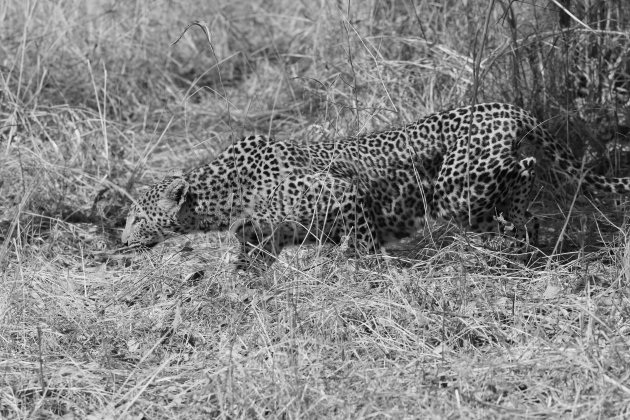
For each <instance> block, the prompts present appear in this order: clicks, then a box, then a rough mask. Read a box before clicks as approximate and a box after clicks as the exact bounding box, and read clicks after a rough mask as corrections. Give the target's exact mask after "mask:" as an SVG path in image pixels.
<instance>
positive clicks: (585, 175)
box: [521, 110, 630, 193]
mask: <svg viewBox="0 0 630 420" xmlns="http://www.w3.org/2000/svg"><path fill="white" fill-rule="evenodd" d="M521 112H522V113H523V114H522V120H523V121H524V123H525V127H523V129H524V130H525V133H524V135H525V136H526V137H531V138H532V139H533V140H534V143H536V145H537V146H538V147H539V148H541V149H542V151H543V154H544V155H545V157H546V158H547V159H549V161H550V162H551V169H552V170H553V171H554V172H557V173H560V174H562V175H564V176H566V177H568V178H570V179H571V180H572V181H574V182H575V181H577V182H582V183H583V185H584V186H585V187H586V188H591V189H596V190H599V191H605V192H612V193H627V192H630V178H617V177H606V176H602V175H596V174H592V173H590V172H589V170H588V168H583V167H582V165H581V164H580V163H578V162H579V161H578V160H577V159H576V157H575V155H574V154H573V152H571V149H569V148H568V146H567V145H565V144H563V143H561V142H559V141H558V140H557V139H556V138H554V137H553V136H552V135H551V133H549V131H547V130H546V129H545V128H544V127H543V126H542V125H541V124H540V123H539V122H538V121H537V120H536V119H535V118H534V117H532V116H531V115H530V114H529V113H527V112H526V111H523V110H521Z"/></svg>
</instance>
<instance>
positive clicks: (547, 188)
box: [0, 0, 630, 419]
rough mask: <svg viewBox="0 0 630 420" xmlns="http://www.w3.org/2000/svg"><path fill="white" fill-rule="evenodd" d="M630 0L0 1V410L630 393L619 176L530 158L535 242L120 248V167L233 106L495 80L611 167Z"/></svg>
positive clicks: (550, 404) (211, 143)
mask: <svg viewBox="0 0 630 420" xmlns="http://www.w3.org/2000/svg"><path fill="white" fill-rule="evenodd" d="M624 1H625V0H618V1H612V0H609V1H587V0H574V1H572V2H568V1H566V0H565V1H561V2H558V3H562V4H565V5H569V7H570V8H571V10H572V12H573V15H574V17H569V16H568V15H560V14H559V13H558V10H559V9H558V7H557V6H556V5H554V4H552V3H555V2H547V1H543V0H535V1H532V2H528V3H523V2H508V1H507V0H500V1H490V0H484V1H456V0H452V1H446V2H429V1H424V0H417V1H412V0H366V1H345V2H338V1H333V0H319V1H312V2H299V1H294V0H275V1H274V0H266V1H265V0H229V1H228V0H214V1H209V2H201V1H200V2H187V1H184V0H170V1H166V0H157V1H148V0H135V1H128V2H123V1H115V0H111V1H105V0H103V1H99V0H91V1H85V2H84V1H79V0H68V1H57V0H51V1H41V0H40V1H36V0H33V1H22V0H8V1H5V2H1V3H0V197H1V199H0V276H1V277H0V315H1V317H0V373H1V374H0V417H2V418H58V417H63V418H91V419H109V418H112V419H113V418H137V419H140V418H145V419H160V418H164V419H171V418H211V417H221V418H373V417H376V418H515V417H526V418H533V417H536V418H542V417H545V418H546V417H552V418H597V417H599V418H613V417H617V418H622V417H627V416H630V369H629V367H630V321H629V319H630V301H629V298H628V293H629V289H628V284H629V275H630V238H628V237H627V233H626V229H625V225H624V222H625V221H624V217H623V216H624V211H623V207H621V208H618V207H614V206H613V205H612V203H614V200H613V199H614V197H598V200H599V201H593V202H590V201H589V200H588V199H586V198H585V197H583V196H579V197H578V199H577V200H576V201H575V202H574V201H573V191H574V190H572V189H571V188H570V187H568V188H564V185H563V188H557V187H556V186H554V185H552V184H551V183H550V182H549V181H548V180H547V181H544V180H543V181H541V183H540V186H541V192H540V194H539V195H538V197H537V200H536V202H535V204H534V207H535V210H536V211H537V212H538V213H540V214H541V215H542V219H543V222H544V223H545V228H544V230H543V241H542V242H543V248H542V251H543V253H542V255H543V256H542V257H541V258H540V259H539V260H537V261H536V262H534V263H532V264H530V265H528V266H523V265H521V264H515V263H513V262H512V260H510V259H507V258H505V257H504V256H502V255H500V254H498V253H496V252H495V253H493V252H490V251H488V250H486V249H483V248H478V247H475V246H474V245H471V244H469V242H468V240H467V237H466V236H465V235H462V234H461V232H459V231H458V230H457V229H453V228H451V227H441V228H439V229H431V230H427V231H426V232H422V233H421V234H420V235H419V236H418V238H416V239H414V240H412V241H408V242H406V243H403V244H401V245H400V249H398V250H393V251H392V253H391V255H392V256H391V257H390V258H375V257H365V258H362V259H360V260H358V261H357V260H355V259H351V258H350V259H349V258H347V257H346V256H345V255H344V254H343V253H342V252H340V251H339V250H338V249H335V248H332V249H331V248H324V249H316V248H305V249H294V250H292V251H291V252H286V253H284V254H283V255H282V261H281V262H279V263H277V264H275V265H274V267H273V268H272V269H271V270H270V271H269V272H267V273H265V274H264V275H262V276H260V277H244V276H237V275H235V274H234V273H233V271H232V270H231V268H230V265H229V262H228V260H229V256H230V253H231V250H232V249H233V247H234V240H233V238H230V237H229V236H228V235H227V234H225V233H219V234H212V235H190V236H186V237H181V238H178V239H175V240H170V241H168V242H166V243H165V244H163V245H160V246H158V247H157V248H156V249H155V251H154V252H152V253H151V254H148V255H122V254H120V253H117V252H115V250H116V248H118V247H119V246H120V242H119V235H120V230H121V229H120V228H121V223H122V222H123V221H124V216H125V206H126V205H127V203H128V201H129V200H128V194H132V195H133V194H136V193H137V190H138V187H141V186H142V185H146V184H149V183H151V182H152V181H153V180H155V179H156V178H158V177H160V176H162V175H164V174H165V173H167V172H168V171H170V170H171V169H173V168H182V167H185V168H189V167H192V166H194V165H197V164H200V163H202V162H206V161H208V160H210V159H212V157H213V156H215V155H216V153H217V152H218V151H220V150H222V149H223V148H224V147H225V146H226V145H227V144H228V143H229V142H230V141H231V140H232V139H234V138H236V137H238V136H240V135H241V134H243V133H252V132H258V133H264V134H271V135H273V136H276V137H278V138H292V139H295V140H296V141H304V142H308V141H318V140H319V139H321V138H334V137H338V136H342V135H352V134H356V133H360V132H366V131H370V130H373V129H376V128H383V127H387V126H393V125H397V124H401V123H403V122H409V121H413V120H415V119H417V118H418V117H420V116H422V115H424V114H426V113H429V112H432V111H435V110H440V109H444V108H446V107H448V106H451V105H462V104H468V103H471V102H473V101H475V100H476V101H484V100H501V101H508V102H514V103H517V104H519V105H523V106H525V107H526V108H529V109H531V110H532V111H533V112H535V113H536V114H537V115H538V116H539V117H540V118H541V119H550V120H551V121H550V122H551V125H550V126H551V128H552V129H553V130H555V132H556V133H557V134H558V136H559V137H560V138H563V139H566V138H571V141H572V142H573V143H572V144H573V145H574V147H576V150H582V151H584V152H585V156H586V157H587V158H588V159H589V160H590V161H592V163H594V164H596V166H597V164H599V166H598V167H601V168H603V169H602V170H603V171H609V173H611V172H610V171H617V172H620V171H622V170H623V167H624V161H623V156H624V154H623V153H620V152H619V151H620V150H623V148H619V147H617V146H618V145H620V144H621V145H623V140H624V139H623V133H624V127H626V126H627V125H630V124H626V121H625V118H626V115H627V114H628V108H627V107H626V106H625V105H626V104H623V103H621V105H620V104H619V102H620V99H619V96H618V95H617V94H616V93H615V94H610V92H611V90H610V89H609V90H607V88H606V86H608V85H606V84H605V83H603V82H601V81H602V80H604V81H606V80H608V81H610V77H609V74H607V73H606V71H607V68H605V65H602V63H603V62H604V61H606V60H611V59H610V54H608V55H607V53H606V51H611V50H614V54H616V55H615V57H617V56H618V57H621V60H620V61H619V60H617V67H616V68H615V69H614V72H616V73H615V74H624V72H626V73H627V68H628V67H630V64H628V54H627V52H628V30H629V27H630V25H628V20H629V19H628V14H627V12H626V13H625V18H624V16H623V13H622V12H623V11H622V10H621V8H622V6H621V5H622V3H623V2H624ZM508 5H510V7H508ZM586 6H593V7H595V6H597V7H599V9H597V10H596V11H595V12H593V11H592V10H591V9H586V8H585V7H586ZM593 10H594V9H593ZM624 19H625V20H624ZM194 21H198V22H199V25H196V26H192V27H191V28H190V29H189V30H188V31H186V33H185V34H184V35H183V36H182V37H181V39H179V41H178V42H177V43H174V42H175V41H176V40H178V38H179V37H180V35H181V34H182V33H183V32H184V31H185V29H186V27H187V26H188V25H189V24H190V23H192V22H194ZM588 28H590V29H588ZM204 29H207V30H208V31H209V39H208V38H206V35H205V34H204ZM584 45H587V46H588V52H585V50H586V49H587V48H586V47H584ZM580 54H582V55H580ZM576 57H578V58H576ZM602 57H604V59H602ZM615 57H613V60H614V59H615ZM576 63H577V64H581V63H585V64H584V66H587V65H588V64H589V63H590V64H591V65H590V67H588V69H589V70H588V71H589V72H590V74H591V76H593V75H594V77H592V78H591V80H590V84H589V83H582V84H581V85H580V84H579V83H578V86H577V87H575V86H576V85H575V83H573V82H571V80H573V79H571V75H572V74H573V72H574V70H575V69H574V68H573V67H575V66H574V65H575V64H576ZM572 66H573V67H572ZM598 66H599V67H598ZM602 66H603V67H602ZM624 66H625V67H624ZM578 80H579V78H578ZM626 82H627V80H626ZM624 83H625V82H623V80H622V81H621V82H620V81H618V80H617V79H615V81H614V83H613V84H615V87H616V88H619V89H617V90H618V91H622V90H623V88H624V86H625V87H626V88H627V87H628V83H625V85H624ZM579 89H582V94H579V95H578V94H576V93H575V92H576V91H578V90H579ZM585 104H586V105H585ZM592 110H596V111H597V112H595V113H593V112H590V111H592ZM593 114H596V115H595V117H593V118H590V119H589V116H592V115H593ZM593 121H594V122H593ZM602 121H604V123H602ZM606 130H608V131H607V133H609V134H610V136H608V137H609V138H610V139H612V140H610V141H608V140H607V139H608V137H606V136H605V135H603V134H602V133H603V132H604V131H606ZM604 137H606V138H604ZM593 139H597V140H598V141H597V142H594V141H593ZM605 140H606V141H605ZM611 145H612V146H611ZM578 147H579V149H578ZM611 151H612V152H611ZM604 152H606V153H607V154H606V153H604ZM610 156H612V157H613V158H610ZM625 167H627V165H625ZM541 172H544V168H541ZM620 173H623V172H620ZM563 232H564V235H562V233H563ZM558 238H563V240H562V241H559V240H557V239H558Z"/></svg>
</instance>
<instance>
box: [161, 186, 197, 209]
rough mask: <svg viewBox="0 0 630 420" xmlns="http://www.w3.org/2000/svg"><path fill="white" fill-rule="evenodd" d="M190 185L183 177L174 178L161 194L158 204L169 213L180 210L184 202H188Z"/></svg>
mask: <svg viewBox="0 0 630 420" xmlns="http://www.w3.org/2000/svg"><path fill="white" fill-rule="evenodd" d="M189 187H190V186H189V184H188V182H186V180H184V179H183V178H173V180H172V181H171V183H170V184H168V186H167V187H166V189H165V190H164V192H163V193H162V194H161V196H160V199H159V201H158V206H159V207H160V208H161V209H162V210H164V211H166V212H169V213H170V212H173V211H175V212H177V211H179V209H180V207H181V206H182V204H184V202H186V198H187V195H188V188H189Z"/></svg>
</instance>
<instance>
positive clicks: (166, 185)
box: [122, 103, 630, 267]
mask: <svg viewBox="0 0 630 420" xmlns="http://www.w3.org/2000/svg"><path fill="white" fill-rule="evenodd" d="M532 148H533V149H535V150H537V151H538V152H539V154H540V155H541V156H542V158H543V161H545V162H546V164H547V166H549V169H550V171H551V172H552V173H553V174H558V175H559V176H561V177H564V178H566V179H567V180H568V181H569V182H572V183H574V184H576V185H581V186H583V187H585V188H587V189H593V190H598V191H603V192H612V193H626V192H628V191H630V178H615V177H606V176H602V175H598V174H593V173H591V172H589V171H585V170H583V168H582V165H581V164H579V163H578V160H577V159H576V158H575V156H574V155H573V153H572V151H571V149H570V148H569V147H568V146H567V145H566V144H564V143H563V142H560V141H559V140H558V139H556V138H555V137H554V136H552V135H551V133H550V132H549V131H548V130H547V129H546V128H545V127H543V126H542V125H541V124H540V123H539V122H538V121H537V120H536V119H535V118H534V117H533V116H532V115H531V114H530V113H529V112H527V111H525V110H524V109H522V108H520V107H517V106H515V105H511V104H506V103H484V104H476V105H471V106H465V107H460V108H454V109H450V110H446V111H441V112H437V113H433V114H430V115H427V116H425V117H423V118H421V119H419V120H418V121H416V122H413V123H409V124H407V125H404V126H403V127H399V128H393V129H387V130H383V131H376V132H371V133H365V134H361V135H358V136H351V137H345V138H341V139H336V140H333V141H324V142H316V143H306V144H304V143H299V142H297V141H282V140H276V139H272V138H269V137H267V136H249V137H244V138H242V139H241V140H239V141H236V142H235V143H234V144H232V145H231V146H230V147H228V148H227V149H226V150H225V151H224V152H222V153H221V154H219V156H218V157H217V158H216V159H215V160H213V161H211V162H209V163H208V164H206V165H203V166H201V167H198V168H194V169H192V170H191V171H189V172H187V173H186V174H184V175H182V176H181V177H180V178H177V179H172V178H165V179H164V180H163V181H161V182H159V183H157V184H155V185H153V186H152V187H150V188H149V190H148V191H147V192H145V193H144V195H143V196H142V197H140V198H139V199H138V200H137V201H136V202H135V204H134V205H133V206H132V207H131V209H130V211H129V214H128V217H127V223H126V226H125V229H124V231H123V234H122V241H123V243H125V244H127V245H129V246H130V247H136V246H151V245H155V244H157V243H158V242H161V241H162V240H164V239H165V238H166V237H167V236H169V235H170V234H182V233H188V232H192V231H214V230H229V231H231V232H232V233H234V234H235V235H236V236H237V237H238V238H239V241H240V243H241V251H240V255H239V258H238V261H239V263H237V267H244V266H245V265H246V262H247V261H250V263H251V262H252V261H255V262H260V264H258V265H262V266H268V265H270V264H271V263H272V262H273V261H275V259H276V257H277V255H278V254H279V252H280V251H281V250H282V249H283V248H284V247H285V246H290V245H295V244H299V243H304V242H306V241H313V240H319V241H321V242H331V243H336V244H338V243H339V242H340V241H341V240H342V239H344V238H349V237H351V236H352V237H353V240H352V241H351V245H352V246H353V247H354V248H355V249H361V250H363V251H368V252H379V250H382V247H383V246H384V245H385V244H387V243H389V242H391V241H395V240H399V239H402V238H404V237H408V236H410V235H412V234H413V233H415V232H416V231H417V229H418V228H419V226H421V225H422V224H424V223H426V222H427V220H429V219H431V220H445V221H454V222H456V223H457V224H459V225H461V226H462V227H463V228H464V229H465V230H469V231H472V232H479V233H489V232H491V233H498V234H503V233H504V232H505V230H506V228H510V231H511V235H513V236H514V237H515V238H516V239H518V240H521V239H523V240H525V241H529V239H530V238H531V239H532V241H534V242H535V240H536V235H537V226H538V221H537V219H536V218H535V217H534V216H532V214H531V213H530V212H529V209H528V207H529V205H530V203H531V195H532V191H533V188H534V182H535V180H536V167H537V166H538V165H539V163H538V161H537V157H536V156H533V154H532V153H531V150H532ZM175 185H181V187H180V188H175ZM309 185H310V186H311V187H312V188H313V189H312V190H311V189H309V188H307V187H308V186H309ZM298 186H300V188H302V189H300V188H298ZM303 188H307V189H306V190H304V189H303ZM173 190H175V192H177V194H172V191H173ZM315 191H318V193H317V194H316V193H315ZM321 215H323V216H321ZM321 217H323V218H324V220H323V219H322V218H321ZM329 217H332V218H333V219H334V220H336V221H338V222H334V223H329V224H327V223H326V222H325V220H329ZM250 265H252V264H250Z"/></svg>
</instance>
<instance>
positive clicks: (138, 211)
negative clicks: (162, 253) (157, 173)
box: [121, 176, 191, 247]
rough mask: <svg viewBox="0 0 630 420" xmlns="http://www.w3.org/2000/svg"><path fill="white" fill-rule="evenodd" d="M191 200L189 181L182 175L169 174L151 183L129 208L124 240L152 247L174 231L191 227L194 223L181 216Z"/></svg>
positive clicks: (181, 231) (183, 230)
mask: <svg viewBox="0 0 630 420" xmlns="http://www.w3.org/2000/svg"><path fill="white" fill-rule="evenodd" d="M189 200H190V197H189V184H188V182H187V181H186V180H185V179H184V178H183V177H181V176H179V177H173V176H168V177H166V178H164V179H163V180H161V181H160V182H158V183H156V184H154V185H152V186H151V187H150V188H149V189H148V190H147V191H146V192H145V193H144V194H143V195H142V196H141V197H139V198H138V200H137V201H136V202H135V203H134V204H133V205H132V206H131V208H130V209H129V213H128V215H127V222H126V224H125V230H124V231H123V233H122V237H121V239H122V242H123V243H124V244H126V245H129V246H133V247H152V246H154V245H156V244H158V243H160V242H162V241H163V240H165V239H167V238H168V237H170V236H172V235H173V234H176V233H185V232H187V231H189V230H190V228H191V227H190V226H188V225H187V223H186V219H182V217H181V213H182V208H183V207H185V206H186V205H187V201H189Z"/></svg>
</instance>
